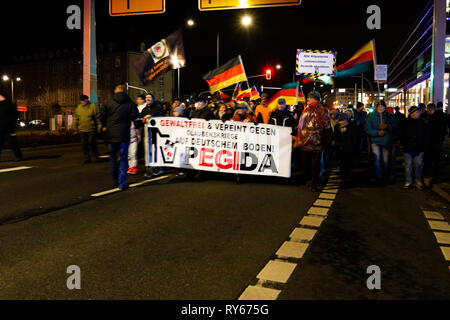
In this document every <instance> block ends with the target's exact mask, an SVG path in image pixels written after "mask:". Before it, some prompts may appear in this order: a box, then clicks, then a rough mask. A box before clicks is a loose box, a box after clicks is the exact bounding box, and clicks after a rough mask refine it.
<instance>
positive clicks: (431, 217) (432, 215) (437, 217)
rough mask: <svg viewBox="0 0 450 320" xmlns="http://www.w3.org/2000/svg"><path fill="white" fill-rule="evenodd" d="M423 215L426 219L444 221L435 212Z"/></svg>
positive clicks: (427, 212) (426, 212) (425, 212)
mask: <svg viewBox="0 0 450 320" xmlns="http://www.w3.org/2000/svg"><path fill="white" fill-rule="evenodd" d="M423 213H424V214H425V217H427V219H435V220H445V219H444V217H443V216H442V215H441V214H440V213H439V212H436V211H424V212H423Z"/></svg>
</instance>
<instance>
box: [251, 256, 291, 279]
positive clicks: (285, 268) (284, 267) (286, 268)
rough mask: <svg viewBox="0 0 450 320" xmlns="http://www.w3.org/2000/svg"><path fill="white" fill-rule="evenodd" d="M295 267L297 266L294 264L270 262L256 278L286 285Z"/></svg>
mask: <svg viewBox="0 0 450 320" xmlns="http://www.w3.org/2000/svg"><path fill="white" fill-rule="evenodd" d="M296 267H297V264H295V263H290V262H280V261H273V260H271V261H269V263H268V264H267V265H266V266H265V267H264V269H262V270H261V272H260V273H259V274H258V275H257V278H258V279H260V280H266V281H272V282H278V283H286V282H287V281H288V280H289V278H290V276H291V274H292V273H293V272H294V270H295V268H296Z"/></svg>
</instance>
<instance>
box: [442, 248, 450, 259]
mask: <svg viewBox="0 0 450 320" xmlns="http://www.w3.org/2000/svg"><path fill="white" fill-rule="evenodd" d="M441 250H442V254H443V255H444V258H445V260H446V261H450V247H441Z"/></svg>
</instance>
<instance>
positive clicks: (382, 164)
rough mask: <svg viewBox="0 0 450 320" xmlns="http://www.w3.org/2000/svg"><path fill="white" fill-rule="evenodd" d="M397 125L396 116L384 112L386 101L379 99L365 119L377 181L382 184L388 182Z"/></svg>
mask: <svg viewBox="0 0 450 320" xmlns="http://www.w3.org/2000/svg"><path fill="white" fill-rule="evenodd" d="M397 127H398V122H397V118H396V117H395V116H394V115H393V114H390V113H388V112H386V103H385V102H384V101H383V100H381V101H378V102H377V103H376V109H375V112H374V113H373V114H372V115H371V116H370V117H369V118H368V119H367V121H366V133H367V135H368V136H369V137H370V139H371V142H372V153H373V155H374V157H375V173H376V178H377V182H378V184H380V185H383V184H384V183H385V182H390V180H389V178H390V177H391V170H392V168H391V164H390V160H391V152H392V145H393V143H394V142H395V134H394V133H395V130H396V129H397Z"/></svg>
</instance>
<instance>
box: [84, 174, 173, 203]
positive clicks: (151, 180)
mask: <svg viewBox="0 0 450 320" xmlns="http://www.w3.org/2000/svg"><path fill="white" fill-rule="evenodd" d="M168 177H169V176H163V177H158V178H155V179H150V180H145V181H142V182H139V183H135V184H132V185H130V188H136V187H139V186H143V185H146V184H148V183H151V182H155V181H159V180H163V179H166V178H168ZM117 192H120V189H119V188H116V189H111V190H107V191H103V192H100V193H96V194H92V195H91V197H94V198H99V197H103V196H106V195H110V194H113V193H117Z"/></svg>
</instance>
